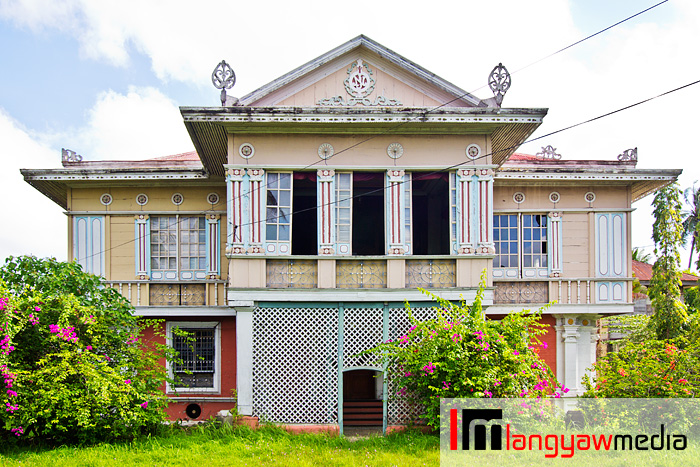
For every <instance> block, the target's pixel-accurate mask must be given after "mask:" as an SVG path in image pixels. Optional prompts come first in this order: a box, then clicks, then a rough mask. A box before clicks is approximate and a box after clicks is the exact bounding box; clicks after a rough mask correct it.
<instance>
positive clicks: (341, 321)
mask: <svg viewBox="0 0 700 467" xmlns="http://www.w3.org/2000/svg"><path fill="white" fill-rule="evenodd" d="M344 331H345V307H344V306H343V303H338V427H339V432H340V436H343V397H344V396H343V364H344V363H343V346H344V344H343V342H344V340H343V338H344Z"/></svg>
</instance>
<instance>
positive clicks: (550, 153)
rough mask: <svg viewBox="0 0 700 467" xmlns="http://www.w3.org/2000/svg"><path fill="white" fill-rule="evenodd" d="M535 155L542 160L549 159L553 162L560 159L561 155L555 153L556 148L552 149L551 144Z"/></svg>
mask: <svg viewBox="0 0 700 467" xmlns="http://www.w3.org/2000/svg"><path fill="white" fill-rule="evenodd" d="M535 155H536V156H537V157H540V158H542V159H551V160H555V161H558V160H559V159H561V154H559V153H557V148H554V147H552V145H551V144H548V145H547V146H544V147H543V148H542V150H541V151H540V152H538V153H537V154H535Z"/></svg>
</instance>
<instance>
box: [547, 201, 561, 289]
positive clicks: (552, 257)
mask: <svg viewBox="0 0 700 467" xmlns="http://www.w3.org/2000/svg"><path fill="white" fill-rule="evenodd" d="M547 217H548V218H549V224H548V225H547V237H548V238H547V244H548V248H549V277H561V253H562V244H561V240H562V236H561V212H550V213H549V214H547Z"/></svg>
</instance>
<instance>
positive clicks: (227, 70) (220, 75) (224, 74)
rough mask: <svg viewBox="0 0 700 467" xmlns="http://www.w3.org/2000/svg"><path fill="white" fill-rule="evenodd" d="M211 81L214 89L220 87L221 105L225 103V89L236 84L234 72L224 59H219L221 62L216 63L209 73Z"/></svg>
mask: <svg viewBox="0 0 700 467" xmlns="http://www.w3.org/2000/svg"><path fill="white" fill-rule="evenodd" d="M211 82H212V84H213V85H214V87H215V88H216V89H221V105H222V106H223V105H226V97H227V96H226V90H227V89H231V88H232V87H233V85H234V84H236V73H234V72H233V68H231V66H230V65H229V64H228V63H226V60H221V63H219V64H218V65H216V68H214V71H212V73H211Z"/></svg>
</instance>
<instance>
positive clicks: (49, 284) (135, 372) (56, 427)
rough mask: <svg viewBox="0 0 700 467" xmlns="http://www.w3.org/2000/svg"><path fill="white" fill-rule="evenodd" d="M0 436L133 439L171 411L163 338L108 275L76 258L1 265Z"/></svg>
mask: <svg viewBox="0 0 700 467" xmlns="http://www.w3.org/2000/svg"><path fill="white" fill-rule="evenodd" d="M0 302H1V303H2V306H1V307H0V308H1V309H0V339H2V341H1V342H2V348H1V350H0V373H1V375H0V376H2V379H0V388H1V389H2V393H0V404H2V407H3V409H4V410H2V411H0V439H2V438H5V440H7V439H14V438H17V437H20V438H27V437H29V438H31V437H35V438H38V439H42V440H46V441H49V442H54V443H83V442H97V441H102V440H112V439H120V438H130V437H133V436H135V435H137V434H139V433H142V432H144V431H149V430H154V429H156V428H157V427H158V426H160V424H161V422H162V421H163V419H164V413H163V410H162V409H163V408H164V407H165V405H166V400H165V397H164V394H163V392H162V390H161V387H162V385H163V384H164V382H165V379H166V374H165V369H164V366H163V365H162V364H160V362H159V359H161V358H163V357H168V358H170V356H171V355H170V351H169V350H168V348H167V347H166V346H164V345H158V344H156V343H152V342H151V343H145V342H142V335H143V329H144V328H145V326H149V325H151V326H153V325H155V326H157V323H154V322H152V321H140V320H137V318H136V317H135V316H134V315H133V307H132V306H131V305H130V304H129V303H128V301H127V300H126V299H125V298H124V297H122V296H121V295H120V294H118V293H117V292H116V291H115V290H113V289H110V288H108V287H106V286H105V283H104V280H103V279H101V278H99V277H97V276H94V275H91V274H87V273H85V272H83V271H82V269H81V267H80V266H79V265H78V264H76V263H64V262H58V261H56V260H54V259H48V260H39V259H37V258H35V257H26V256H25V257H19V258H13V257H10V258H9V259H8V260H7V261H6V263H5V264H4V266H3V267H2V268H0Z"/></svg>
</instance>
